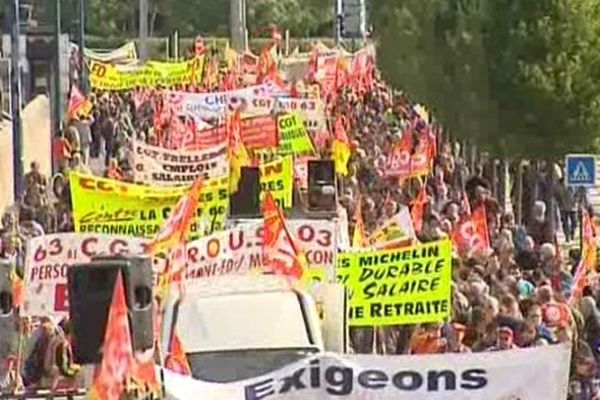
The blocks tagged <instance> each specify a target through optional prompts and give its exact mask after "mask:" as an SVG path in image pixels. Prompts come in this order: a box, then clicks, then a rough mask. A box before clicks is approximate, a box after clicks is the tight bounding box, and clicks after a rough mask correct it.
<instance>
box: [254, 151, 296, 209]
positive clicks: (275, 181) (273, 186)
mask: <svg viewBox="0 0 600 400" xmlns="http://www.w3.org/2000/svg"><path fill="white" fill-rule="evenodd" d="M293 164H294V160H293V159H292V157H283V158H280V159H278V160H275V161H272V162H269V163H265V164H261V165H260V190H261V192H260V200H261V202H262V201H263V200H264V197H265V193H266V192H271V194H272V195H273V198H274V199H275V201H276V202H277V205H278V206H279V207H280V208H282V209H290V208H292V205H293V204H292V201H293V200H292V199H293V193H294V183H293V181H292V179H293V176H294V171H293Z"/></svg>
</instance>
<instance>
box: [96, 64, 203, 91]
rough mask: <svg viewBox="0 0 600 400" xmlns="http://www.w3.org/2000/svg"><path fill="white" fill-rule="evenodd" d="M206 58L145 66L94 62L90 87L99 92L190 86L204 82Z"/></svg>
mask: <svg viewBox="0 0 600 400" xmlns="http://www.w3.org/2000/svg"><path fill="white" fill-rule="evenodd" d="M203 70H204V57H196V58H193V59H190V60H186V61H182V62H174V63H171V62H160V61H148V62H147V63H145V64H143V65H136V66H122V65H115V64H107V63H103V62H99V61H94V60H92V61H91V63H90V83H91V85H92V89H96V90H129V89H133V88H137V87H157V86H167V87H168V86H174V85H189V84H191V83H194V82H200V81H201V79H202V74H203Z"/></svg>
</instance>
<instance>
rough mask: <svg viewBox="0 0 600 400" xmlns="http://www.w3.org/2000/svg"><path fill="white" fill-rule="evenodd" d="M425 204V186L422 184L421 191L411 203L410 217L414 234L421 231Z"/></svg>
mask: <svg viewBox="0 0 600 400" xmlns="http://www.w3.org/2000/svg"><path fill="white" fill-rule="evenodd" d="M426 203H427V184H426V182H425V183H423V186H422V187H421V191H419V194H418V195H417V198H416V199H415V201H413V203H412V207H411V209H410V217H411V219H412V223H413V227H414V228H415V231H416V232H421V230H422V229H423V214H424V212H425V204H426Z"/></svg>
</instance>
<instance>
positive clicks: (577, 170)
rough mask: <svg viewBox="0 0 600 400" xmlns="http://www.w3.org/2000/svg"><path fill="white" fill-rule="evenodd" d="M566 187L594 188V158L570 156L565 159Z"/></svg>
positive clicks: (578, 155) (580, 155) (577, 155)
mask: <svg viewBox="0 0 600 400" xmlns="http://www.w3.org/2000/svg"><path fill="white" fill-rule="evenodd" d="M566 170H567V171H566V173H567V185H569V186H575V187H577V186H594V185H595V184H596V156H594V155H590V154H570V155H567V159H566Z"/></svg>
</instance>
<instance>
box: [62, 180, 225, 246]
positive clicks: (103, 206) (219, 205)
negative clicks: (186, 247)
mask: <svg viewBox="0 0 600 400" xmlns="http://www.w3.org/2000/svg"><path fill="white" fill-rule="evenodd" d="M69 182H70V188H71V200H72V202H73V220H74V223H75V232H82V233H83V232H92V233H99V234H107V235H126V236H135V237H147V238H151V237H153V236H154V235H156V233H157V232H158V230H159V229H160V228H161V227H162V226H163V223H164V221H165V220H166V219H167V218H168V217H169V215H170V213H171V211H172V210H173V208H174V207H175V205H176V204H177V202H178V201H179V199H180V198H181V196H182V195H183V194H184V193H185V192H186V191H187V190H188V188H186V187H177V188H156V187H150V186H141V185H133V184H129V183H124V182H119V181H116V180H112V179H104V178H98V177H95V176H91V175H84V174H79V173H75V172H72V173H71V174H70V175H69ZM228 188H229V177H223V178H215V179H210V180H207V181H206V182H205V183H204V184H203V186H202V191H201V194H200V204H199V206H198V210H197V218H196V221H195V222H194V223H193V224H192V227H191V231H190V239H195V238H198V237H201V236H203V235H207V234H210V233H212V232H216V231H220V230H222V229H223V228H224V227H225V222H226V218H227V213H228V207H229V190H228Z"/></svg>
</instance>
